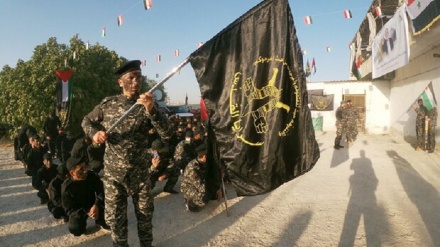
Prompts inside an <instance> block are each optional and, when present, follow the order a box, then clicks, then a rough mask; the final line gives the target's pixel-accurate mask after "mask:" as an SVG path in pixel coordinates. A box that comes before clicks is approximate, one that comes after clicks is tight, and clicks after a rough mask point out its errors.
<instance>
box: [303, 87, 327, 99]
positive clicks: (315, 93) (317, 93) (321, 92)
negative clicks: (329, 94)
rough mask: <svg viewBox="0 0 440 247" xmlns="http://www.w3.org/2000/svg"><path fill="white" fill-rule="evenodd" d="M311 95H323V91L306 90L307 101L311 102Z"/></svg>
mask: <svg viewBox="0 0 440 247" xmlns="http://www.w3.org/2000/svg"><path fill="white" fill-rule="evenodd" d="M312 95H324V89H309V90H307V100H308V101H309V102H310V101H311V100H312V98H311V97H312Z"/></svg>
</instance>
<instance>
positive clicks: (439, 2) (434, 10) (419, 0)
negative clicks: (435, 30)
mask: <svg viewBox="0 0 440 247" xmlns="http://www.w3.org/2000/svg"><path fill="white" fill-rule="evenodd" d="M406 11H407V13H408V16H409V17H410V18H411V21H412V25H413V31H414V35H417V34H421V33H422V32H424V31H426V30H427V29H428V28H429V27H430V26H431V25H432V24H434V22H436V21H437V20H439V19H440V0H407V4H406Z"/></svg>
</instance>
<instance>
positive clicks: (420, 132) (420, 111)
mask: <svg viewBox="0 0 440 247" xmlns="http://www.w3.org/2000/svg"><path fill="white" fill-rule="evenodd" d="M417 104H418V105H419V107H418V108H416V107H415V106H413V108H414V110H415V111H416V113H417V116H416V136H417V147H416V150H417V151H418V150H424V149H425V148H424V147H425V116H426V115H427V114H428V109H426V107H425V106H424V105H423V100H422V99H418V100H417Z"/></svg>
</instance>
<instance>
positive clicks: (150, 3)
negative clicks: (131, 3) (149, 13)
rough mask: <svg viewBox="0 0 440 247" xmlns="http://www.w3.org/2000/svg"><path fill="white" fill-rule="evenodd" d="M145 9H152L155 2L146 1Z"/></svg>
mask: <svg viewBox="0 0 440 247" xmlns="http://www.w3.org/2000/svg"><path fill="white" fill-rule="evenodd" d="M144 7H145V9H151V8H152V7H153V2H152V1H151V0H144Z"/></svg>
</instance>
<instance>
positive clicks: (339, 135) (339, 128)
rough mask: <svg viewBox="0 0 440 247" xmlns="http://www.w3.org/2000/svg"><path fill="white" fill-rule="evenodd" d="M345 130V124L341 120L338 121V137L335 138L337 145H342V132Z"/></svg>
mask: <svg viewBox="0 0 440 247" xmlns="http://www.w3.org/2000/svg"><path fill="white" fill-rule="evenodd" d="M343 132H344V125H343V124H342V122H341V121H339V120H338V121H336V138H335V146H338V145H340V143H341V139H342V134H343Z"/></svg>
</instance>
